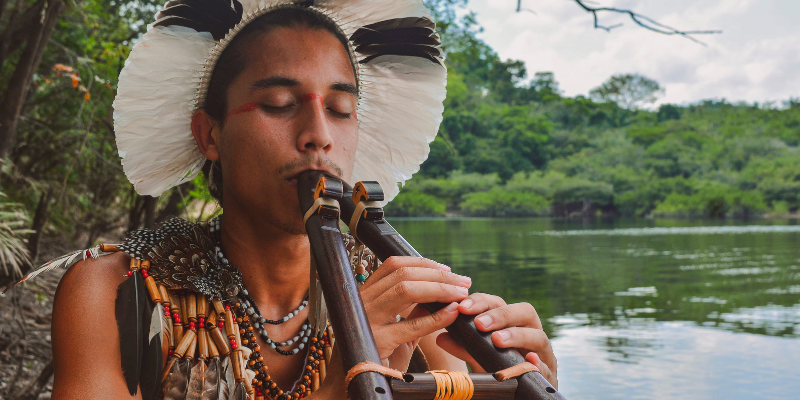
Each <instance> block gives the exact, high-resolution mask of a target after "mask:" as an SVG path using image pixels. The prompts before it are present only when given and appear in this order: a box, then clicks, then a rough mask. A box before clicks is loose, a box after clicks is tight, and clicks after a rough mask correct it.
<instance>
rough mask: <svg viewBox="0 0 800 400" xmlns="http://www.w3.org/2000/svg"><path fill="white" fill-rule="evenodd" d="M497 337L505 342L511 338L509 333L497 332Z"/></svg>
mask: <svg viewBox="0 0 800 400" xmlns="http://www.w3.org/2000/svg"><path fill="white" fill-rule="evenodd" d="M497 335H499V336H500V340H501V341H503V342H505V341H506V340H508V338H510V337H511V334H510V333H509V332H508V331H497Z"/></svg>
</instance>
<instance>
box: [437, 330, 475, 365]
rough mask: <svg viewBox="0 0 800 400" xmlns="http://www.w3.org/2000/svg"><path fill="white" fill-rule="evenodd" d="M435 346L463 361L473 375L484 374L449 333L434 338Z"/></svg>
mask: <svg viewBox="0 0 800 400" xmlns="http://www.w3.org/2000/svg"><path fill="white" fill-rule="evenodd" d="M436 345H437V346H439V347H441V348H442V349H443V350H444V351H446V352H448V353H450V354H452V355H453V357H455V358H458V359H459V360H463V361H464V362H466V363H467V365H469V368H470V370H472V372H474V373H484V372H486V371H484V370H483V368H481V366H480V365H479V364H478V362H477V361H475V359H474V358H472V356H471V355H469V353H467V351H466V350H465V349H464V347H462V346H461V345H460V344H458V342H456V341H455V340H454V339H453V337H452V336H450V334H449V333H447V332H444V333H442V334H440V335H439V336H437V337H436Z"/></svg>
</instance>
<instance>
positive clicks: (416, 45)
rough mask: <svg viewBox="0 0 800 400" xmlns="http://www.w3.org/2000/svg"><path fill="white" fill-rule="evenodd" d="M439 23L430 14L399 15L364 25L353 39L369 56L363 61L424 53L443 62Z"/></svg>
mask: <svg viewBox="0 0 800 400" xmlns="http://www.w3.org/2000/svg"><path fill="white" fill-rule="evenodd" d="M435 27H436V24H435V23H434V22H433V21H431V20H430V19H428V18H420V17H408V18H395V19H389V20H385V21H380V22H376V23H374V24H370V25H366V26H364V27H361V28H359V29H358V30H356V31H355V32H354V33H353V34H352V35H351V36H350V40H351V41H352V42H353V45H354V47H355V51H356V53H358V54H359V55H362V56H366V57H365V58H362V59H361V60H359V63H361V64H366V63H369V62H370V61H372V60H374V59H376V58H378V57H380V56H386V55H399V56H408V57H420V58H425V59H428V60H431V61H432V62H434V63H437V64H441V60H440V59H439V57H440V56H441V55H442V50H441V41H440V40H439V36H437V35H436V33H435V32H434V28H435Z"/></svg>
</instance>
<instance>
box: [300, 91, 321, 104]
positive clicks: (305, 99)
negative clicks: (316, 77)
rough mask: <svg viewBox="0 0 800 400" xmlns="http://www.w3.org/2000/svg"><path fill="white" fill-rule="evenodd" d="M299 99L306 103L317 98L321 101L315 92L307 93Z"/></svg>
mask: <svg viewBox="0 0 800 400" xmlns="http://www.w3.org/2000/svg"><path fill="white" fill-rule="evenodd" d="M301 100H303V103H308V102H309V101H314V100H319V102H320V103H322V96H320V95H319V94H317V93H309V94H307V95H304V96H303V98H302V99H301Z"/></svg>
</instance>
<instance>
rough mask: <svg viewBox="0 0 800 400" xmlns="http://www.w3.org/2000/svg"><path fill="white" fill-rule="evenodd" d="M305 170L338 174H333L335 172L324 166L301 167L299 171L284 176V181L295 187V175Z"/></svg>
mask: <svg viewBox="0 0 800 400" xmlns="http://www.w3.org/2000/svg"><path fill="white" fill-rule="evenodd" d="M305 171H322V172H325V173H327V174H329V175H332V176H339V175H338V174H335V173H333V172H331V171H330V170H328V169H326V168H313V167H312V168H305V169H302V170H299V171H297V172H295V173H294V174H292V175H291V176H289V177H288V178H286V183H287V184H288V185H289V186H291V187H293V188H297V177H298V176H299V175H300V174H301V173H303V172H305Z"/></svg>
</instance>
